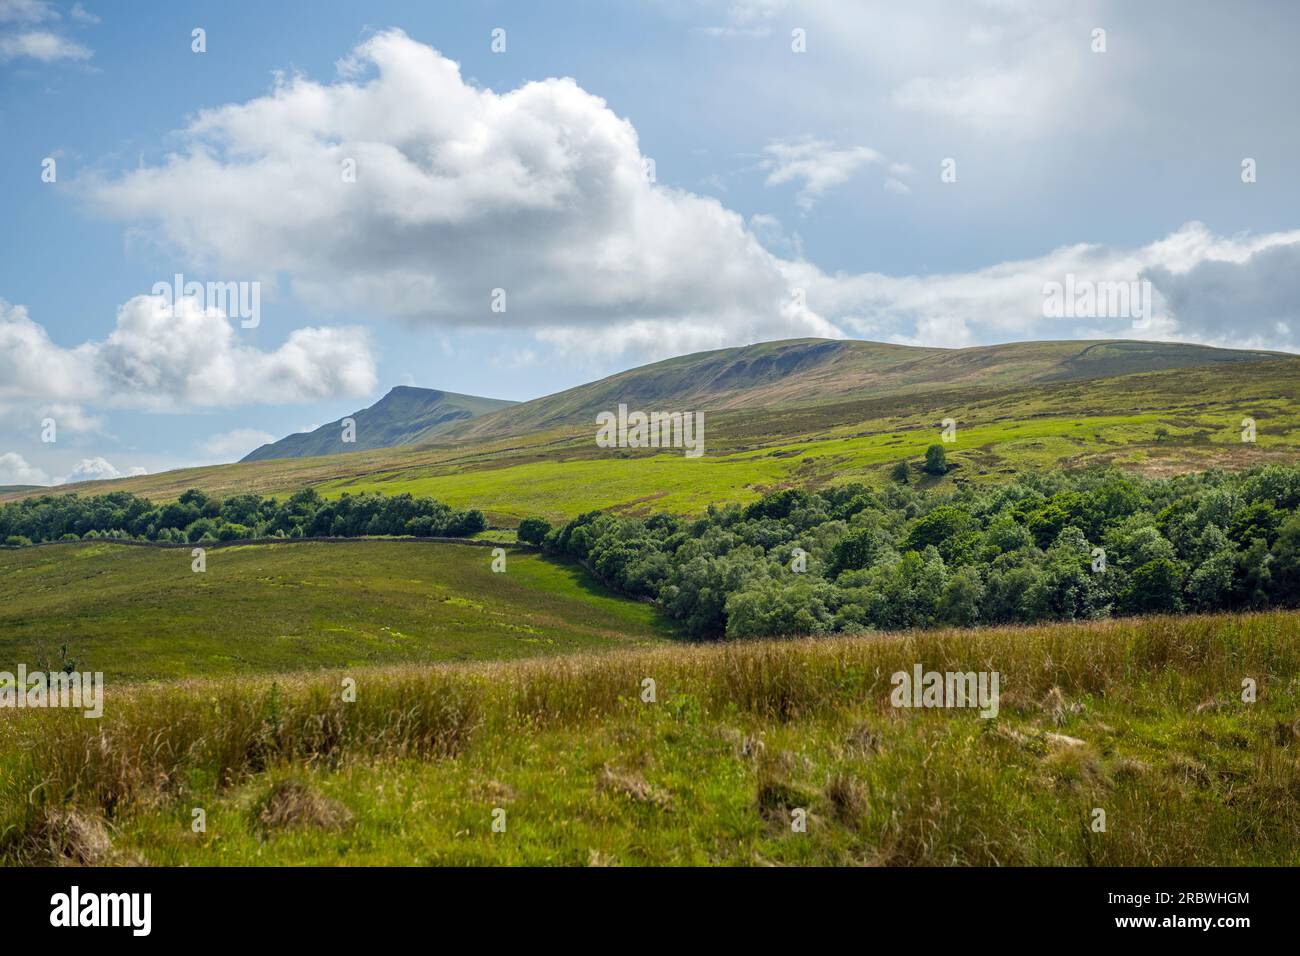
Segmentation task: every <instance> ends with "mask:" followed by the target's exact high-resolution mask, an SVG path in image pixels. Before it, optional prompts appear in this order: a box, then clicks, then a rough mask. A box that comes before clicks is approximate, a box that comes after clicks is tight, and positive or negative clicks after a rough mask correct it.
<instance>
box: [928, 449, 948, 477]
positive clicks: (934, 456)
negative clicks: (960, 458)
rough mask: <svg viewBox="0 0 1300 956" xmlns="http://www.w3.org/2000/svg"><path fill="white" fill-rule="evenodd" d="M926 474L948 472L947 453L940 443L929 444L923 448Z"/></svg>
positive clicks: (943, 473) (944, 473)
mask: <svg viewBox="0 0 1300 956" xmlns="http://www.w3.org/2000/svg"><path fill="white" fill-rule="evenodd" d="M924 471H925V473H926V474H927V475H946V474H948V453H947V452H945V451H944V450H943V446H942V445H931V446H930V447H929V448H927V449H926V450H925V468H924Z"/></svg>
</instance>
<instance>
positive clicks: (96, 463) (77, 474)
mask: <svg viewBox="0 0 1300 956" xmlns="http://www.w3.org/2000/svg"><path fill="white" fill-rule="evenodd" d="M144 474H147V472H146V471H145V469H143V468H128V469H127V470H126V471H124V472H123V471H118V470H117V468H116V467H114V465H113V464H112V462H110V461H107V460H106V459H104V458H100V457H95V458H83V459H81V461H79V462H77V463H76V464H75V465H73V467H72V470H71V471H70V472H68V473H67V474H66V475H64V476H63V477H62V478H56V479H55V480H54V484H56V485H67V484H71V483H72V482H74V481H104V480H107V479H109V478H127V477H132V476H135V475H144Z"/></svg>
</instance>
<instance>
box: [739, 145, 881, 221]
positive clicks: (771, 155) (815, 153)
mask: <svg viewBox="0 0 1300 956" xmlns="http://www.w3.org/2000/svg"><path fill="white" fill-rule="evenodd" d="M763 155H764V157H765V158H764V159H763V160H762V162H760V163H759V167H760V168H761V169H765V170H767V171H768V173H767V185H769V186H779V185H780V184H782V183H789V182H801V183H802V184H803V185H802V186H801V187H800V189H799V193H798V197H797V201H798V203H799V206H800V207H801V208H803V209H804V210H808V209H811V208H812V207H813V205H814V204H815V203H816V202H817V200H818V199H820V198H821V196H822V194H823V193H825V192H826V190H828V189H830V188H831V187H832V186H838V185H840V184H841V183H846V182H848V180H849V177H851V176H852V175H853V174H854V173H855V172H857V171H858V170H859V169H860V168H862V167H863V166H868V165H875V164H878V163H882V162H884V157H883V156H881V155H880V153H878V152H876V151H875V150H874V149H872V148H871V147H869V146H853V147H850V148H848V149H836V148H835V147H834V146H832V145H831V144H830V143H828V142H825V141H824V140H819V139H813V138H812V137H805V138H804V139H799V140H783V141H777V142H774V143H769V144H768V145H767V146H765V147H764V148H763Z"/></svg>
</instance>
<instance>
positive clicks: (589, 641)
mask: <svg viewBox="0 0 1300 956" xmlns="http://www.w3.org/2000/svg"><path fill="white" fill-rule="evenodd" d="M492 558H493V555H492V551H491V549H489V548H486V547H478V546H472V545H458V544H446V543H441V542H428V541H417V540H362V539H357V540H351V541H330V542H324V541H316V542H312V541H294V542H289V543H282V544H259V545H236V546H215V547H209V548H208V550H207V559H206V560H207V570H206V571H205V572H203V573H201V574H200V573H195V572H194V571H193V570H192V569H191V557H190V548H189V547H182V548H158V547H144V546H138V545H123V544H114V543H109V542H102V541H95V542H85V543H75V542H74V543H68V544H54V545H45V546H41V547H33V548H20V549H12V550H0V661H7V662H12V663H11V664H10V665H9V666H10V667H11V668H12V666H13V665H14V664H16V663H17V662H18V661H27V662H35V661H42V660H57V659H58V657H59V653H60V645H62V644H64V643H66V644H67V646H68V656H69V657H70V658H72V659H74V660H75V661H76V662H77V667H78V669H79V670H83V671H84V670H89V671H102V672H103V673H104V674H105V676H106V679H108V680H109V681H143V680H177V679H185V678H191V677H196V676H203V677H218V676H227V675H229V676H237V675H247V674H258V673H265V672H273V671H275V672H282V671H294V670H303V669H311V668H320V667H354V666H358V667H359V666H374V665H381V664H399V663H430V662H434V661H456V660H485V659H509V658H514V657H525V656H534V655H539V654H552V653H560V652H564V651H576V650H598V649H601V648H610V647H622V646H628V645H634V646H635V645H639V644H645V643H654V642H658V641H661V640H663V639H665V638H666V637H667V636H669V635H670V633H671V632H670V630H669V627H668V625H667V624H666V623H664V621H663V619H662V618H661V617H660V616H659V615H658V613H657V612H656V611H655V609H654V608H653V607H652V606H650V605H649V604H644V603H641V602H637V601H629V600H627V599H626V598H624V597H621V596H619V595H617V594H615V593H613V592H611V591H609V590H608V589H607V588H605V587H604V586H603V585H601V584H600V583H599V582H597V581H595V580H594V579H593V578H591V577H590V576H589V575H588V574H587V573H586V572H585V571H584V570H583V569H582V568H581V567H579V566H578V565H576V564H570V563H565V562H563V561H560V560H558V559H555V558H550V557H543V556H542V555H539V554H535V553H533V552H530V551H526V550H519V549H515V548H510V549H508V550H507V554H506V561H507V565H506V566H507V572H506V573H504V574H497V573H494V572H493V571H492V568H491V563H492ZM0 666H3V665H0ZM29 666H30V665H29Z"/></svg>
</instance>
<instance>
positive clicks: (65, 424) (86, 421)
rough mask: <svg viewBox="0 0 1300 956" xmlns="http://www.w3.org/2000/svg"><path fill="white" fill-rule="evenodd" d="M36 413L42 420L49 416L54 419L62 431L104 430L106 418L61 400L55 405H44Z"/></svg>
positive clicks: (76, 432) (85, 432)
mask: <svg viewBox="0 0 1300 956" xmlns="http://www.w3.org/2000/svg"><path fill="white" fill-rule="evenodd" d="M36 414H37V415H38V416H39V417H40V418H41V420H42V421H44V420H45V419H47V418H50V419H53V420H54V425H55V428H56V429H57V430H58V431H59V432H60V433H62V432H73V433H75V434H93V433H97V432H102V431H103V430H104V419H102V418H100V417H99V416H97V415H91V414H89V413H88V412H87V411H86V410H85V409H84V408H82V407H81V406H80V405H76V404H68V403H62V402H60V403H55V404H53V405H43V406H41V407H40V408H38V409H37V410H36Z"/></svg>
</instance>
